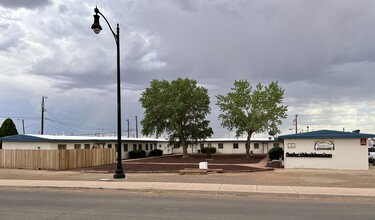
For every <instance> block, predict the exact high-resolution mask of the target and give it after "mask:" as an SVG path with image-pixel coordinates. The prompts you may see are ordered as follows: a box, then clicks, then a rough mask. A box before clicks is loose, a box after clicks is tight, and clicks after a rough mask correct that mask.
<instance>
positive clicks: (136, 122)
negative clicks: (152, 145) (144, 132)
mask: <svg viewBox="0 0 375 220" xmlns="http://www.w3.org/2000/svg"><path fill="white" fill-rule="evenodd" d="M135 137H136V138H138V116H135Z"/></svg>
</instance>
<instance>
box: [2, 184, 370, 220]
mask: <svg viewBox="0 0 375 220" xmlns="http://www.w3.org/2000/svg"><path fill="white" fill-rule="evenodd" d="M0 198H1V200H0V219H31V220H32V219H38V220H39V219H90V220H95V219H181V220H185V219H225V220H227V219H348V220H349V219H374V216H375V204H364V203H348V202H340V201H335V202H327V201H325V202H320V201H317V200H315V201H306V200H288V199H283V198H282V197H280V199H259V198H251V197H233V196H214V195H211V196H187V195H165V194H163V195H159V194H155V193H137V194H136V193H126V192H123V191H119V190H58V189H56V190H55V189H49V190H47V189H20V188H18V189H15V188H1V189H0Z"/></svg>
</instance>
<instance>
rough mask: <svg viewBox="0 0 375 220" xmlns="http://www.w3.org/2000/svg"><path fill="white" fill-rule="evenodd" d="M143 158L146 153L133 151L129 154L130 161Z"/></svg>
mask: <svg viewBox="0 0 375 220" xmlns="http://www.w3.org/2000/svg"><path fill="white" fill-rule="evenodd" d="M143 157H146V151H144V150H133V151H130V152H129V158H130V159H137V158H143Z"/></svg>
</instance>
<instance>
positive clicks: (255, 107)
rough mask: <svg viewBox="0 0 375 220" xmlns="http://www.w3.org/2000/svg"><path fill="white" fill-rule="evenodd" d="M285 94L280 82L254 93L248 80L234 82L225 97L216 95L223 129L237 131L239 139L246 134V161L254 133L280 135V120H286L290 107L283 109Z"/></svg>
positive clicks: (256, 90)
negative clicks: (276, 133) (267, 132)
mask: <svg viewBox="0 0 375 220" xmlns="http://www.w3.org/2000/svg"><path fill="white" fill-rule="evenodd" d="M283 96H284V90H283V89H282V88H281V87H280V86H279V85H278V83H277V82H272V83H271V84H269V85H268V86H263V85H262V84H260V83H259V84H258V85H257V86H256V87H255V89H254V90H253V88H252V86H251V85H250V84H249V83H248V82H247V81H246V80H240V81H235V82H234V88H232V89H231V92H228V93H227V95H226V96H223V95H217V96H216V98H217V99H218V101H217V104H216V105H218V106H219V107H220V110H221V111H222V114H220V115H219V119H221V125H222V126H223V127H226V128H228V129H229V130H231V131H232V130H233V129H235V130H236V137H239V136H241V135H242V134H243V133H246V134H247V143H246V157H247V158H248V157H250V138H251V136H252V134H253V133H261V132H266V131H269V130H273V131H275V132H278V131H279V130H278V127H277V126H278V125H280V124H281V119H283V118H286V111H287V106H284V105H282V100H283Z"/></svg>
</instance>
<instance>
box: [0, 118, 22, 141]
mask: <svg viewBox="0 0 375 220" xmlns="http://www.w3.org/2000/svg"><path fill="white" fill-rule="evenodd" d="M16 134H18V131H17V128H16V125H15V124H14V123H13V121H12V119H10V118H7V119H5V121H4V122H3V124H2V125H1V127H0V137H5V136H10V135H16Z"/></svg>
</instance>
